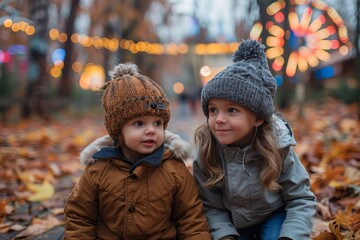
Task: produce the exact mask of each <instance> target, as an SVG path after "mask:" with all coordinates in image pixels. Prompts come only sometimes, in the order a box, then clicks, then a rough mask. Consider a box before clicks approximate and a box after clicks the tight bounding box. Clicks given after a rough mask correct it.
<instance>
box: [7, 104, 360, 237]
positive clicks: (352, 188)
mask: <svg viewBox="0 0 360 240" xmlns="http://www.w3.org/2000/svg"><path fill="white" fill-rule="evenodd" d="M297 112H298V110H297V109H296V107H293V108H291V109H288V110H287V111H284V112H283V114H284V115H285V116H286V117H287V118H288V119H289V121H290V122H291V124H292V127H293V130H294V134H295V138H296V140H297V143H298V145H297V146H296V148H295V150H296V152H297V153H298V155H299V157H300V159H301V161H302V162H303V164H304V166H305V168H306V169H307V170H308V172H309V174H310V177H311V188H312V191H313V192H314V193H315V195H316V197H317V200H318V216H317V217H316V219H315V226H314V229H313V235H312V238H313V239H316V240H330V239H334V240H338V239H360V234H359V232H360V201H359V200H360V194H359V192H360V171H359V168H360V128H359V121H358V120H357V117H356V113H357V106H345V105H342V104H340V103H338V102H335V101H333V100H327V101H326V103H325V104H323V105H319V104H318V105H308V106H306V107H305V109H304V117H302V118H301V117H299V116H298V114H297ZM62 119H63V120H61V121H59V120H58V121H54V122H47V123H44V122H41V121H40V120H32V121H28V122H22V123H20V124H17V125H16V126H0V129H1V130H0V236H1V234H10V233H16V234H15V235H13V236H16V238H23V237H26V236H37V235H40V234H41V233H43V232H45V231H47V230H48V229H50V228H51V227H54V226H58V225H62V224H64V223H63V220H64V215H63V207H64V205H65V201H66V198H67V197H68V194H69V192H70V191H71V189H72V187H73V186H74V184H75V182H76V180H77V178H78V176H79V173H80V171H81V169H82V168H81V166H80V163H79V160H78V157H79V153H80V151H81V150H82V149H83V148H84V146H86V145H87V144H88V143H89V142H91V141H92V140H94V139H95V138H96V137H99V136H102V135H104V134H105V130H104V127H103V122H102V117H101V116H100V117H94V116H90V117H89V116H84V117H82V118H74V117H72V116H63V118H62ZM64 119H66V120H64ZM190 138H191V137H190Z"/></svg>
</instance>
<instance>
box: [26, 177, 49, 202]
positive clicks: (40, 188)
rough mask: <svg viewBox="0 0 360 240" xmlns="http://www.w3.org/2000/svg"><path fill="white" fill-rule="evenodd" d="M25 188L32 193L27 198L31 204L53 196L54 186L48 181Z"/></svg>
mask: <svg viewBox="0 0 360 240" xmlns="http://www.w3.org/2000/svg"><path fill="white" fill-rule="evenodd" d="M27 188H28V189H29V190H30V191H31V192H33V194H32V195H30V196H29V199H28V200H29V201H31V202H42V201H45V200H47V199H49V198H51V197H53V196H54V193H55V190H54V186H53V185H52V184H51V183H49V182H48V181H44V182H43V183H42V184H33V183H28V184H27Z"/></svg>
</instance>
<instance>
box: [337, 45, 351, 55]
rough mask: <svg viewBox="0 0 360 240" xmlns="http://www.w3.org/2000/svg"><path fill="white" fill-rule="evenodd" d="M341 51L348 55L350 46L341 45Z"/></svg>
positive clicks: (342, 53)
mask: <svg viewBox="0 0 360 240" xmlns="http://www.w3.org/2000/svg"><path fill="white" fill-rule="evenodd" d="M339 52H340V54H341V55H343V56H346V55H347V54H348V53H349V48H348V47H347V46H341V47H340V48H339Z"/></svg>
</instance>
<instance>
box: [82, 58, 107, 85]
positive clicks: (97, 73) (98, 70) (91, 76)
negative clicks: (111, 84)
mask: <svg viewBox="0 0 360 240" xmlns="http://www.w3.org/2000/svg"><path fill="white" fill-rule="evenodd" d="M104 82H105V71H104V68H103V67H102V66H100V65H97V64H93V63H88V64H86V66H85V69H84V71H83V72H82V74H81V76H80V82H79V85H80V87H81V88H82V89H86V90H89V89H90V90H94V91H98V90H100V88H101V87H102V86H103V85H104Z"/></svg>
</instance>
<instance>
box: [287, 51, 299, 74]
mask: <svg viewBox="0 0 360 240" xmlns="http://www.w3.org/2000/svg"><path fill="white" fill-rule="evenodd" d="M297 60H298V56H297V53H295V52H292V53H291V54H290V56H289V61H288V64H287V66H286V70H285V72H286V75H287V76H289V77H293V76H295V72H296V65H297Z"/></svg>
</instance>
